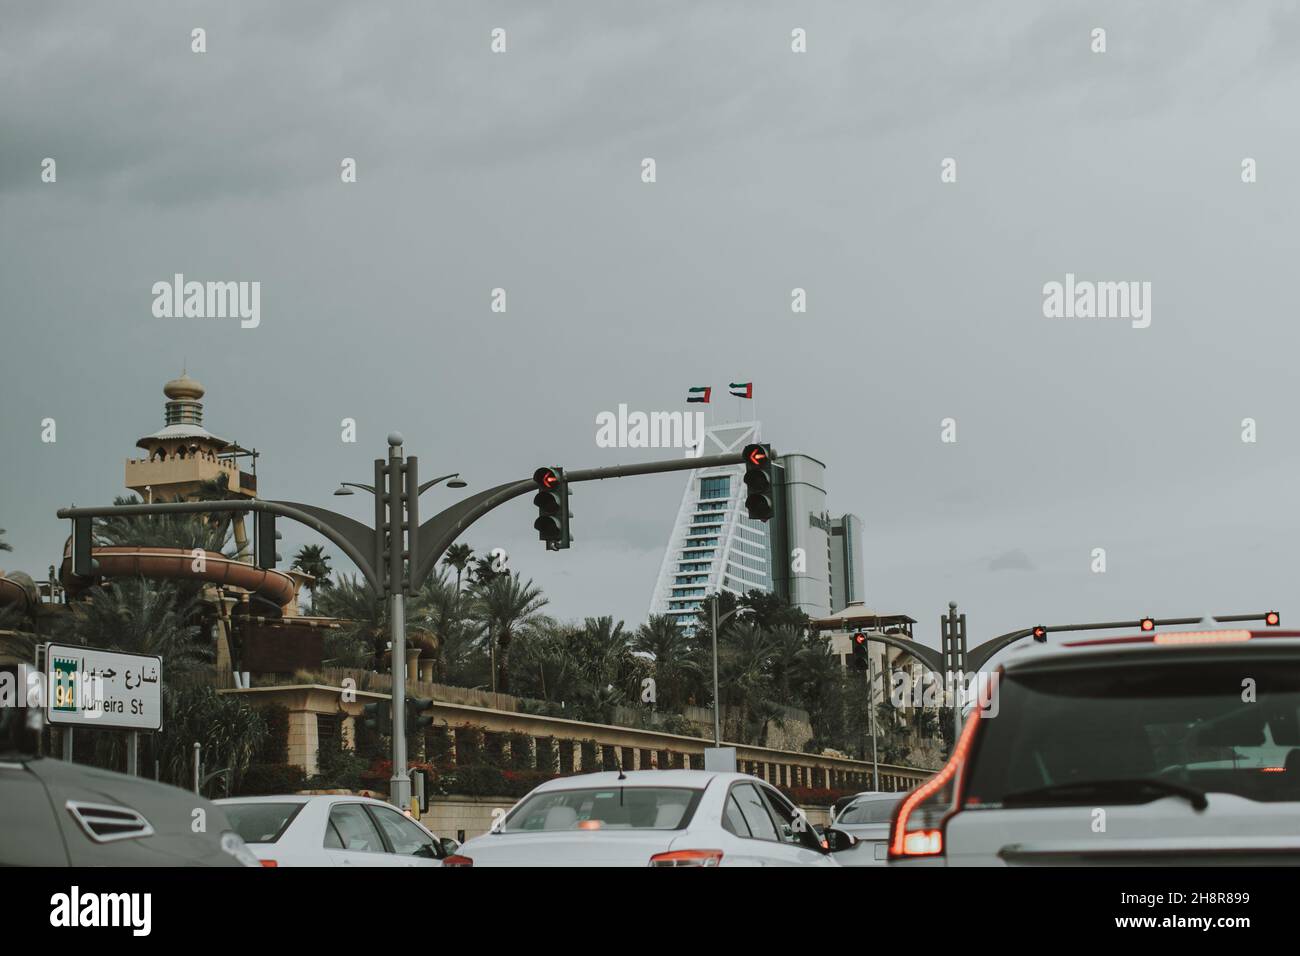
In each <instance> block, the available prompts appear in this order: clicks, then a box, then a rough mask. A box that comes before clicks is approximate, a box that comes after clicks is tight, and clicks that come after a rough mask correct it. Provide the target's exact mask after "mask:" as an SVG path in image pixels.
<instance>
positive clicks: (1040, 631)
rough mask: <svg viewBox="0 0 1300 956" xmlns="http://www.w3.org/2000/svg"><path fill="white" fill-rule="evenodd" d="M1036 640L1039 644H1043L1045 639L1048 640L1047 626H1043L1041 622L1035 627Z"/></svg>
mask: <svg viewBox="0 0 1300 956" xmlns="http://www.w3.org/2000/svg"><path fill="white" fill-rule="evenodd" d="M1034 640H1036V641H1037V642H1038V643H1039V644H1042V643H1043V642H1044V641H1046V640H1047V628H1045V627H1043V625H1041V624H1038V625H1035V627H1034Z"/></svg>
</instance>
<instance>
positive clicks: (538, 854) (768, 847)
mask: <svg viewBox="0 0 1300 956" xmlns="http://www.w3.org/2000/svg"><path fill="white" fill-rule="evenodd" d="M852 842H853V838H852V837H850V836H848V835H847V834H835V835H833V836H832V837H829V838H828V839H821V838H819V837H818V836H817V835H816V833H815V832H814V830H813V827H812V825H811V824H810V823H809V822H808V820H807V818H806V816H805V815H804V813H803V811H802V810H799V809H798V808H796V807H795V806H794V804H792V803H791V802H790V801H789V800H787V799H786V798H785V797H784V796H783V795H782V794H781V793H780V792H779V791H778V790H776V788H774V787H772V786H771V785H770V784H768V783H766V782H765V781H763V780H760V779H758V778H757V777H752V776H750V775H748V774H742V773H722V772H713V771H707V770H629V771H625V772H624V771H618V772H614V771H606V772H599V773H588V774H578V775H575V776H569V777H562V778H559V779H556V780H550V781H547V782H546V783H543V784H541V785H540V786H538V787H536V788H535V789H533V790H532V791H531V792H530V793H529V794H528V795H527V796H526V797H524V798H523V799H522V800H520V801H519V802H518V803H517V804H515V806H514V807H513V808H512V809H511V810H510V811H509V812H508V813H507V814H505V816H504V817H502V818H501V819H500V821H499V822H498V823H497V824H496V825H495V826H494V827H493V829H492V830H491V831H489V832H488V833H485V834H483V835H482V836H477V837H474V838H473V839H471V840H467V841H466V842H465V843H464V845H463V846H461V848H460V852H459V853H457V854H455V855H453V856H450V857H448V858H447V859H446V860H445V861H444V865H446V866H453V867H454V866H475V867H478V866H656V867H658V866H672V867H678V866H684V867H695V866H702V867H712V866H835V865H836V863H835V851H834V850H833V849H832V844H835V843H839V844H840V845H843V846H844V847H845V848H847V847H848V846H850V845H851V844H852Z"/></svg>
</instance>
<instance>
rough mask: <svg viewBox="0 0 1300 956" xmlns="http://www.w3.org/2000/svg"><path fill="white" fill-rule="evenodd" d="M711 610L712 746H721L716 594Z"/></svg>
mask: <svg viewBox="0 0 1300 956" xmlns="http://www.w3.org/2000/svg"><path fill="white" fill-rule="evenodd" d="M709 607H710V608H711V609H712V611H713V628H712V633H713V746H715V747H721V746H722V698H721V697H719V696H718V595H717V594H714V595H713V600H711V601H710V602H709Z"/></svg>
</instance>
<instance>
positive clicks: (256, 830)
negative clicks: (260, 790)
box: [221, 803, 303, 843]
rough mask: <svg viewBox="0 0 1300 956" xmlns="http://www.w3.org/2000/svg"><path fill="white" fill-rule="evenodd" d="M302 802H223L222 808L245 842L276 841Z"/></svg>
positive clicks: (287, 826)
mask: <svg viewBox="0 0 1300 956" xmlns="http://www.w3.org/2000/svg"><path fill="white" fill-rule="evenodd" d="M302 806H303V805H302V804H301V803H223V804H222V805H221V809H222V810H224V811H225V813H226V819H227V820H229V821H230V826H231V827H232V828H233V829H234V831H235V832H236V833H238V834H239V838H240V839H241V840H243V841H244V842H245V843H274V842H275V841H276V840H278V839H280V837H281V836H283V835H284V831H285V830H287V829H289V824H290V823H292V822H293V818H294V817H296V816H297V815H298V811H300V810H301V809H302Z"/></svg>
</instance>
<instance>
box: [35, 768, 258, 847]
mask: <svg viewBox="0 0 1300 956" xmlns="http://www.w3.org/2000/svg"><path fill="white" fill-rule="evenodd" d="M27 769H28V771H29V772H31V773H32V774H34V775H35V776H37V777H39V778H40V780H41V782H42V783H43V784H44V785H45V788H46V790H47V791H48V792H49V795H50V803H51V804H52V805H53V807H54V809H55V814H56V816H57V818H58V821H59V826H60V828H61V829H62V830H63V833H64V839H65V840H66V842H67V844H68V850H69V854H70V856H71V862H72V865H73V866H79V865H100V864H105V863H107V864H110V865H114V866H185V865H191V866H239V865H240V864H239V862H238V861H237V860H236V859H235V858H234V857H232V856H231V855H230V854H228V853H226V852H224V851H223V850H222V849H221V834H222V832H223V831H225V830H229V829H230V824H229V822H228V821H227V820H226V815H225V813H223V812H222V811H221V808H220V807H218V806H216V805H215V804H213V803H212V802H211V801H209V800H205V799H203V798H202V797H199V796H197V795H195V794H193V793H191V792H189V791H188V790H182V789H180V788H179V787H173V786H170V785H168V784H165V783H157V782H155V781H153V780H146V779H144V778H142V777H130V776H127V775H126V774H122V773H114V772H113V771H111V770H101V769H99V768H97V767H88V766H86V765H84V764H73V763H68V762H67V761H63V760H52V759H41V760H33V761H30V762H29V763H28V764H27ZM69 801H74V802H78V803H91V804H101V805H105V806H110V807H124V808H126V809H128V810H134V811H135V812H136V813H139V814H141V815H142V816H143V817H144V818H145V819H146V820H148V821H149V825H150V826H151V827H152V828H153V831H154V832H153V835H152V836H146V837H139V838H132V839H126V840H114V841H111V842H109V843H98V842H96V841H95V840H93V839H91V838H90V837H89V836H88V835H87V834H86V832H85V830H83V829H82V828H81V825H80V824H79V823H77V821H76V819H75V818H74V817H73V815H72V814H71V813H70V812H69V811H68V809H67V804H68V802H69Z"/></svg>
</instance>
